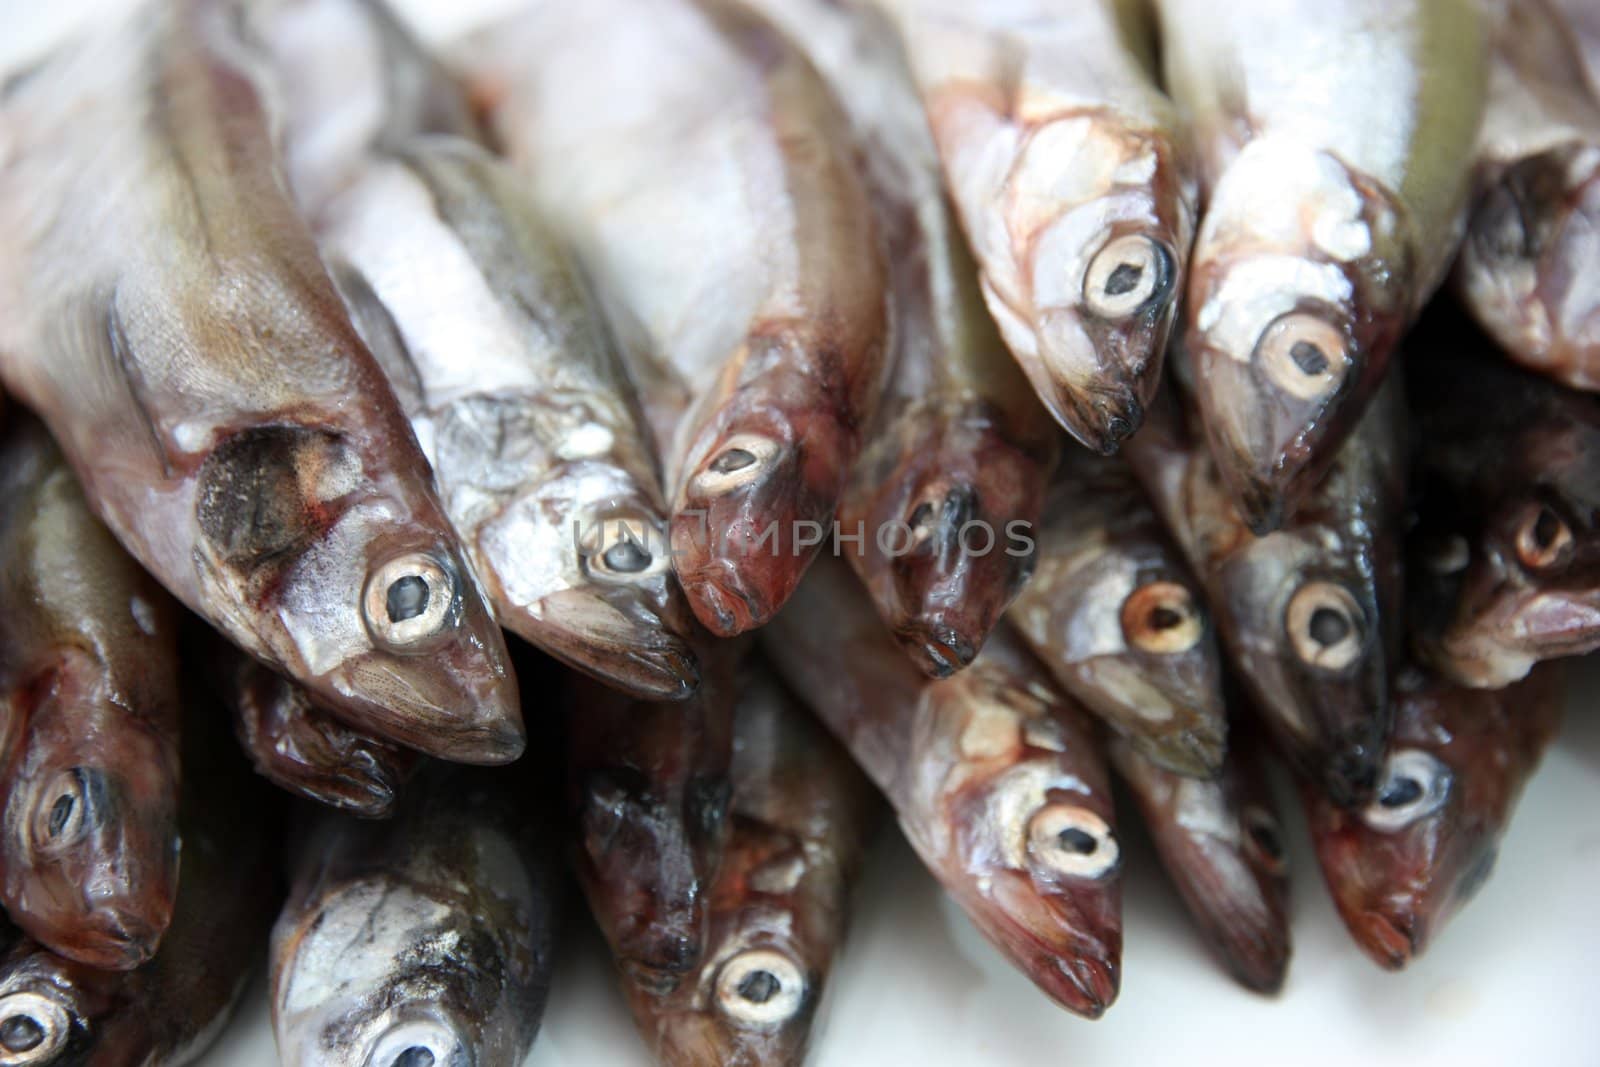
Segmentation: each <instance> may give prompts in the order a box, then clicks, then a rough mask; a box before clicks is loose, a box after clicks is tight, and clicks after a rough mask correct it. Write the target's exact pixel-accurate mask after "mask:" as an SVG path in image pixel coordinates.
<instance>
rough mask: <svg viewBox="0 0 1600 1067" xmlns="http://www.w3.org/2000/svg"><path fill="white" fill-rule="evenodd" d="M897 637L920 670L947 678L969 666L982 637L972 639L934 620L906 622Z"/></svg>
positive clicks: (975, 655)
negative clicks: (908, 623)
mask: <svg viewBox="0 0 1600 1067" xmlns="http://www.w3.org/2000/svg"><path fill="white" fill-rule="evenodd" d="M896 636H897V637H898V638H899V639H900V644H901V646H902V647H903V648H904V649H905V650H906V652H907V654H909V655H910V656H911V659H912V660H913V661H914V662H915V663H916V665H917V666H918V667H919V668H920V669H921V670H922V673H923V674H926V675H927V676H928V677H930V678H949V677H950V676H952V675H954V674H955V673H956V672H957V671H960V670H963V669H965V668H967V667H969V666H971V665H972V661H973V660H975V659H977V658H978V652H979V651H980V650H981V649H982V647H983V639H982V637H980V638H979V639H978V640H977V641H973V640H970V639H969V638H968V637H967V636H966V635H965V634H964V633H963V632H962V631H961V630H958V629H957V628H955V627H953V626H950V625H947V624H940V623H935V622H928V623H913V624H910V625H907V626H905V627H903V628H902V629H901V630H900V632H899V633H897V634H896ZM985 636H986V635H985Z"/></svg>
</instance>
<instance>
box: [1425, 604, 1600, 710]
mask: <svg viewBox="0 0 1600 1067" xmlns="http://www.w3.org/2000/svg"><path fill="white" fill-rule="evenodd" d="M1501 618H1502V619H1505V621H1504V622H1501V623H1496V622H1494V621H1492V617H1488V616H1484V617H1478V618H1475V619H1473V620H1471V621H1469V622H1467V623H1464V624H1458V625H1456V626H1452V627H1451V628H1450V630H1449V631H1447V632H1446V633H1445V634H1444V636H1443V637H1439V638H1437V639H1431V638H1427V637H1424V636H1420V635H1419V636H1418V638H1417V639H1416V641H1415V644H1416V646H1417V650H1418V652H1419V653H1420V654H1421V656H1422V657H1423V658H1424V659H1425V660H1426V661H1427V662H1428V663H1430V664H1431V665H1433V666H1435V667H1437V668H1438V669H1439V670H1440V671H1441V672H1443V673H1444V674H1446V675H1447V676H1449V677H1450V678H1451V679H1452V680H1454V681H1456V682H1459V683H1460V684H1462V685H1466V686H1471V687H1473V688H1478V689H1497V688H1502V687H1504V686H1507V685H1510V684H1511V683H1513V682H1516V681H1518V680H1520V679H1522V678H1525V677H1527V674H1528V672H1529V671H1530V670H1532V669H1533V666H1534V664H1536V663H1538V662H1540V661H1541V660H1546V659H1559V658H1562V657H1566V656H1581V655H1585V654H1587V653H1589V652H1593V651H1595V650H1596V649H1597V648H1600V604H1597V603H1595V598H1594V597H1592V596H1581V597H1580V596H1571V595H1568V594H1564V593H1541V594H1538V595H1537V596H1535V597H1534V598H1532V599H1531V600H1529V601H1528V602H1527V603H1526V604H1525V605H1523V606H1522V607H1521V608H1519V609H1518V610H1516V611H1515V612H1513V613H1512V614H1511V615H1510V617H1509V618H1506V617H1505V616H1501Z"/></svg>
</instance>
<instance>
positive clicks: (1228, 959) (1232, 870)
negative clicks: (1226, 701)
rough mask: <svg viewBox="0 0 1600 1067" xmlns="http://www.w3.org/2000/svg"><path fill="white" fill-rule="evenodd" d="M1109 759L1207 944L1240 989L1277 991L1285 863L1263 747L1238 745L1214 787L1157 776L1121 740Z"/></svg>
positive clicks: (1284, 956) (1284, 938) (1283, 948)
mask: <svg viewBox="0 0 1600 1067" xmlns="http://www.w3.org/2000/svg"><path fill="white" fill-rule="evenodd" d="M1110 755H1111V763H1112V765H1113V766H1114V767H1116V769H1117V773H1118V775H1119V776H1120V777H1121V778H1122V780H1123V781H1124V782H1125V783H1126V784H1127V786H1128V788H1129V790H1130V791H1131V792H1132V793H1133V796H1134V800H1135V801H1136V802H1137V803H1138V805H1139V811H1140V812H1141V814H1143V816H1144V823H1145V826H1146V827H1147V828H1148V829H1149V831H1150V836H1151V838H1152V839H1154V841H1155V845H1156V852H1157V853H1158V854H1159V856H1160V857H1161V864H1162V866H1163V867H1164V868H1166V871H1167V877H1168V878H1170V879H1171V881H1172V884H1173V885H1174V887H1176V888H1177V890H1178V895H1179V896H1180V897H1182V898H1183V903H1184V906H1185V907H1186V908H1187V909H1188V911H1189V915H1190V917H1191V918H1192V919H1194V921H1195V924H1196V925H1197V926H1198V927H1199V928H1200V933H1201V934H1202V935H1203V936H1204V938H1205V940H1206V943H1207V945H1208V946H1209V947H1210V948H1211V950H1212V951H1213V952H1214V953H1215V954H1216V955H1217V957H1218V958H1219V959H1220V960H1221V962H1222V963H1223V965H1224V966H1226V967H1227V968H1228V972H1229V973H1230V974H1232V975H1233V977H1234V978H1235V979H1236V980H1237V981H1238V982H1239V983H1240V984H1241V985H1243V986H1244V987H1245V988H1246V989H1249V990H1252V991H1253V992H1257V993H1269V994H1270V993H1276V992H1278V991H1279V990H1280V989H1281V988H1282V987H1283V979H1284V974H1285V972H1286V971H1287V970H1288V966H1289V951H1290V949H1289V916H1288V897H1289V877H1288V861H1287V857H1286V855H1285V854H1284V850H1283V836H1282V830H1281V828H1280V825H1279V821H1278V816H1277V813H1276V811H1275V810H1274V807H1273V802H1272V793H1271V791H1270V790H1269V789H1268V788H1267V781H1266V777H1265V774H1264V773H1263V767H1262V765H1261V763H1260V758H1261V753H1260V751H1259V749H1258V748H1257V747H1256V746H1255V745H1253V744H1252V743H1250V742H1248V741H1246V742H1244V743H1235V744H1234V745H1233V746H1232V747H1231V748H1230V750H1229V752H1228V759H1227V761H1226V762H1225V763H1224V764H1223V766H1222V770H1221V773H1220V774H1219V775H1218V777H1217V778H1216V779H1215V780H1212V781H1203V780H1200V779H1196V778H1186V777H1182V776H1179V775H1175V774H1173V773H1171V772H1170V771H1166V770H1163V769H1162V768H1160V767H1158V766H1157V765H1156V764H1154V763H1152V762H1151V761H1149V760H1147V759H1145V758H1144V756H1142V755H1140V754H1139V752H1138V751H1137V750H1136V749H1134V748H1133V746H1132V745H1130V744H1128V743H1127V742H1126V741H1124V740H1122V739H1121V738H1114V739H1113V740H1112V741H1111V745H1110Z"/></svg>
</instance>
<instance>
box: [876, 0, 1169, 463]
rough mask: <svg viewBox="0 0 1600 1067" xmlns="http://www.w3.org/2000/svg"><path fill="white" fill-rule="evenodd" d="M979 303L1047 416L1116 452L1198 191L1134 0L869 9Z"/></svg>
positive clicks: (1131, 415)
mask: <svg viewBox="0 0 1600 1067" xmlns="http://www.w3.org/2000/svg"><path fill="white" fill-rule="evenodd" d="M878 2H879V3H880V4H881V6H883V7H885V8H887V9H888V10H889V11H891V12H892V13H893V14H894V16H895V18H896V20H897V21H898V23H899V25H900V28H901V30H902V32H903V33H904V35H905V38H906V42H907V51H908V53H909V55H910V58H911V62H912V66H913V68H914V69H915V72H916V76H917V81H918V83H919V84H920V86H921V89H922V95H923V100H924V103H925V105H926V109H927V115H928V121H929V124H930V125H931V126H932V128H933V134H934V137H935V139H936V140H937V142H938V146H939V153H940V156H941V158H942V159H943V163H944V174H945V180H946V183H947V185H948V186H949V189H950V195H951V199H952V200H953V201H954V203H955V207H956V210H957V211H958V212H959V213H960V215H961V219H962V222H963V224H964V226H965V228H966V232H967V237H968V238H969V239H970V240H971V241H972V245H973V248H974V250H975V251H976V253H977V259H978V263H979V265H980V266H981V267H982V272H983V273H982V282H983V294H984V297H985V298H986V299H987V301H988V304H989V310H990V311H991V312H992V313H993V314H994V317H995V320H996V322H998V324H999V326H1000V332H1001V334H1002V335H1003V336H1004V337H1005V340H1006V343H1007V344H1008V345H1009V346H1010V348H1011V351H1012V353H1013V354H1014V355H1015V357H1016V359H1017V361H1018V362H1019V363H1020V364H1021V366H1022V369H1023V370H1024V371H1025V372H1026V373H1027V375H1028V377H1029V379H1031V381H1032V382H1033V386H1034V388H1035V389H1036V390H1037V391H1038V394H1039V397H1040V399H1041V400H1042V401H1043V402H1044V404H1045V406H1046V407H1047V408H1049V409H1050V412H1051V414H1052V415H1054V416H1055V417H1056V419H1057V420H1058V421H1059V422H1060V423H1061V424H1062V425H1063V426H1065V427H1066V428H1067V429H1068V430H1069V431H1070V432H1071V433H1072V434H1073V436H1075V437H1076V438H1077V439H1078V440H1079V441H1081V442H1083V444H1084V445H1086V446H1087V447H1088V448H1090V449H1092V450H1094V451H1096V452H1102V453H1109V452H1114V451H1116V449H1117V446H1118V444H1119V443H1120V442H1121V441H1122V440H1124V439H1125V438H1127V437H1129V436H1130V435H1132V434H1133V432H1134V431H1135V430H1137V429H1138V428H1139V425H1140V423H1141V422H1142V421H1143V418H1144V409H1145V407H1146V406H1147V405H1148V404H1149V403H1150V401H1151V398H1152V397H1153V396H1154V394H1155V390H1156V387H1157V384H1158V383H1159V382H1160V380H1161V367H1162V362H1163V357H1164V355H1165V353H1166V347H1167V335H1168V332H1169V331H1170V330H1171V328H1172V322H1173V319H1174V317H1175V315H1176V312H1177V307H1178V298H1179V295H1180V294H1181V293H1182V292H1183V280H1184V268H1185V263H1186V262H1187V260H1188V258H1189V243H1190V240H1191V239H1192V235H1193V231H1194V202H1195V181H1194V176H1193V174H1192V161H1191V160H1190V158H1189V154H1188V151H1187V146H1186V143H1185V140H1184V137H1183V135H1182V131H1181V130H1180V128H1179V124H1178V120H1177V115H1176V113H1175V110H1174V108H1173V106H1172V101H1170V100H1168V99H1167V97H1166V96H1165V95H1163V94H1162V92H1161V90H1160V89H1159V88H1158V87H1157V77H1156V64H1155V58H1154V47H1153V40H1152V36H1153V35H1152V32H1151V26H1150V25H1149V18H1148V13H1147V12H1146V11H1145V5H1144V4H1142V3H1140V2H1138V0H1080V2H1077V3H1072V4H1060V3H1054V2H1052V0H985V2H984V3H970V2H967V0H878Z"/></svg>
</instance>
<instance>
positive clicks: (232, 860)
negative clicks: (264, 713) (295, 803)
mask: <svg viewBox="0 0 1600 1067" xmlns="http://www.w3.org/2000/svg"><path fill="white" fill-rule="evenodd" d="M222 722H223V719H222V714H221V709H220V708H218V707H216V706H214V705H212V704H209V703H207V702H205V701H199V702H198V703H191V704H190V705H189V707H188V708H187V710H186V713H185V723H184V751H185V755H186V757H187V759H186V764H185V767H184V783H183V805H182V814H181V821H182V828H183V879H182V881H181V883H180V884H179V887H178V898H177V904H176V907H175V908H174V910H173V915H172V925H171V927H170V928H169V929H168V931H167V935H166V938H165V939H164V940H163V941H162V943H161V948H160V951H158V952H157V953H156V954H155V955H154V957H152V958H151V959H150V960H149V961H148V962H146V963H144V964H142V965H141V966H139V967H137V968H136V969H134V970H131V971H105V970H98V969H96V968H94V967H91V966H87V965H85V964H82V963H77V962H74V961H72V960H70V959H67V958H66V957H64V956H58V955H56V954H55V953H53V952H50V951H49V950H48V949H46V948H44V947H43V946H42V945H40V944H38V943H37V942H34V941H31V940H23V941H22V942H21V943H19V944H17V945H16V946H14V947H13V948H12V949H11V950H10V951H9V952H7V953H6V954H5V956H4V958H3V959H0V1055H16V1059H14V1060H13V1061H11V1062H16V1063H26V1064H28V1065H29V1067H151V1065H154V1064H161V1065H163V1067H181V1065H182V1064H186V1063H190V1062H193V1061H194V1060H195V1059H197V1058H198V1057H199V1056H200V1055H201V1054H202V1053H204V1052H205V1050H206V1048H207V1047H208V1046H209V1045H210V1044H211V1043H212V1041H214V1040H215V1039H216V1037H217V1035H218V1034H219V1033H220V1032H221V1031H222V1028H223V1027H224V1025H226V1023H227V1020H228V1016H229V1015H230V1014H231V1012H232V1010H233V1008H234V1005H235V1004H236V1003H237V1001H238V999H239V996H240V994H241V993H243V991H244V989H245V987H246V986H247V985H248V984H249V982H250V980H251V979H252V978H253V977H254V976H255V971H256V967H257V966H258V964H259V961H260V958H261V957H260V952H261V946H262V945H263V943H264V942H265V940H266V936H267V931H268V930H269V929H270V927H271V925H272V916H273V913H274V911H275V909H276V908H277V906H278V903H279V901H280V900H281V898H282V888H281V885H280V882H279V872H278V863H277V860H278V851H279V848H280V846H281V834H280V830H281V825H280V820H279V811H280V809H279V808H278V807H277V806H276V805H275V803H274V800H275V798H274V796H273V795H272V791H271V790H270V789H267V788H266V786H265V784H264V783H261V782H259V781H258V780H257V779H256V778H255V776H254V775H252V774H250V773H249V770H248V769H247V768H246V767H245V766H244V764H243V761H242V760H240V758H239V755H238V752H237V750H236V749H235V747H234V745H233V743H232V741H231V739H229V738H228V737H227V732H226V728H225V727H223V725H222ZM8 1041H9V1042H10V1044H7V1042H8ZM19 1045H20V1046H29V1047H25V1048H19V1047H18V1046H19ZM18 1053H20V1055H17V1054H18Z"/></svg>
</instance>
